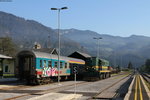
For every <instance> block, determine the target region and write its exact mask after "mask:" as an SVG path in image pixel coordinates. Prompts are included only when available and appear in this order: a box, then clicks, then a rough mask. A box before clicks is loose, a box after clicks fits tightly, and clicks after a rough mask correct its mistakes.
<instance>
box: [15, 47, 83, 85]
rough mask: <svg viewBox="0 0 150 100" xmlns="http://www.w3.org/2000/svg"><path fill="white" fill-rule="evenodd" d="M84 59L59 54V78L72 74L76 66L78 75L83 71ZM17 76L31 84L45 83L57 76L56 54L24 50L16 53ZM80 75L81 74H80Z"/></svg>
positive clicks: (68, 76) (65, 77)
mask: <svg viewBox="0 0 150 100" xmlns="http://www.w3.org/2000/svg"><path fill="white" fill-rule="evenodd" d="M84 65H85V61H83V60H80V59H75V58H70V57H64V56H60V70H59V74H60V77H61V79H67V78H70V77H72V76H73V74H74V73H73V69H74V67H77V68H76V69H77V71H78V75H82V72H83V71H84ZM17 69H18V71H17V76H18V77H19V78H20V80H25V81H27V82H28V83H31V84H33V83H34V84H45V83H49V82H51V81H53V80H56V79H57V78H58V56H57V55H53V54H49V53H45V52H38V51H29V50H24V51H21V52H19V53H18V54H17ZM81 77H82V76H81Z"/></svg>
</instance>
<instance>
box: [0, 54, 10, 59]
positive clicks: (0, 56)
mask: <svg viewBox="0 0 150 100" xmlns="http://www.w3.org/2000/svg"><path fill="white" fill-rule="evenodd" d="M1 58H4V59H12V57H9V56H5V55H2V54H0V59H1Z"/></svg>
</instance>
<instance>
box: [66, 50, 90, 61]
mask: <svg viewBox="0 0 150 100" xmlns="http://www.w3.org/2000/svg"><path fill="white" fill-rule="evenodd" d="M68 57H73V58H78V59H82V60H86V59H87V58H89V57H91V56H90V55H89V54H86V53H82V52H79V51H75V52H74V53H72V54H70V55H69V56H68Z"/></svg>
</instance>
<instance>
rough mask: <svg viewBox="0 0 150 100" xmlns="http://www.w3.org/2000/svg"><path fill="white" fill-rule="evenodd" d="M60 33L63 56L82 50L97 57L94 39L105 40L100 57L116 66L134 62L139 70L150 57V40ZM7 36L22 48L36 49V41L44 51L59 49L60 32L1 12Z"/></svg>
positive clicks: (1, 24) (72, 31) (1, 27)
mask: <svg viewBox="0 0 150 100" xmlns="http://www.w3.org/2000/svg"><path fill="white" fill-rule="evenodd" d="M60 33H61V54H62V55H69V54H71V53H72V52H74V51H80V52H88V53H89V54H90V55H92V56H96V54H97V47H98V45H97V40H95V39H93V37H102V39H100V43H99V44H100V45H99V47H100V57H101V58H103V59H107V60H109V61H110V63H111V65H112V66H118V65H120V66H123V67H127V65H128V63H129V62H130V61H131V63H132V64H133V66H135V67H138V66H140V65H142V64H144V61H145V60H146V59H147V58H150V53H149V52H150V37H145V36H137V35H132V36H130V37H120V36H111V35H107V34H98V33H97V32H94V31H90V30H78V29H64V30H60ZM6 36H8V37H11V38H12V39H13V41H14V42H15V43H16V44H17V45H18V47H20V49H32V48H33V46H34V43H35V42H38V43H40V44H41V45H42V47H43V48H46V47H52V48H54V47H55V48H57V47H58V34H57V30H56V29H52V28H50V27H46V26H44V25H42V24H41V23H39V22H37V21H34V20H26V19H24V18H21V17H18V16H15V15H13V14H9V13H5V12H2V11H0V37H6Z"/></svg>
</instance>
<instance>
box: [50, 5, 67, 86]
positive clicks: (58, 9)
mask: <svg viewBox="0 0 150 100" xmlns="http://www.w3.org/2000/svg"><path fill="white" fill-rule="evenodd" d="M65 9H68V8H67V7H62V8H51V10H57V11H58V84H59V83H60V73H59V71H60V11H61V10H65Z"/></svg>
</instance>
